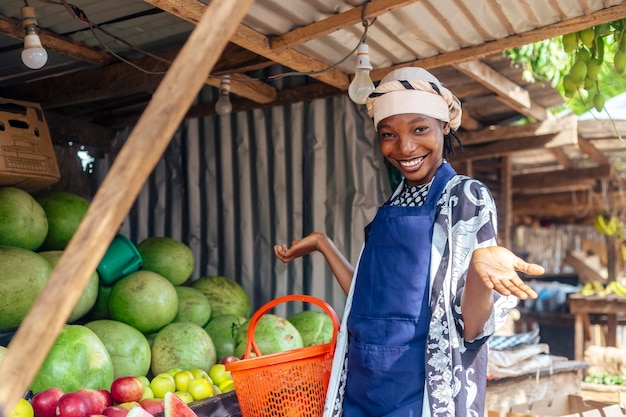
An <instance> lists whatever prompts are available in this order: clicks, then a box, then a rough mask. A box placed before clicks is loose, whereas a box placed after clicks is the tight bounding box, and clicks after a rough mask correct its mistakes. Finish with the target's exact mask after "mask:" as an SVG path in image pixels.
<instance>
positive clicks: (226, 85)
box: [215, 75, 233, 116]
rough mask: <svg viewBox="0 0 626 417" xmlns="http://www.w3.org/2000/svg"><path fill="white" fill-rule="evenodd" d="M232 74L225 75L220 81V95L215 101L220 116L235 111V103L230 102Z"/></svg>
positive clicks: (216, 110)
mask: <svg viewBox="0 0 626 417" xmlns="http://www.w3.org/2000/svg"><path fill="white" fill-rule="evenodd" d="M229 96H230V76H228V75H225V76H223V77H222V80H221V81H220V97H219V98H218V99H217V103H215V112H216V113H217V114H219V115H220V116H225V115H227V114H230V112H232V111H233V105H232V104H231V103H230V98H229Z"/></svg>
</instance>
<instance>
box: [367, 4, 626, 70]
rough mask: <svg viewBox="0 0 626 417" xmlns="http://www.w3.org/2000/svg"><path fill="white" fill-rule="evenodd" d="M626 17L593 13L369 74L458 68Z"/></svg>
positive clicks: (621, 12)
mask: <svg viewBox="0 0 626 417" xmlns="http://www.w3.org/2000/svg"><path fill="white" fill-rule="evenodd" d="M624 17H626V4H620V5H617V6H612V7H607V8H605V9H602V10H599V11H597V12H594V13H590V14H587V15H584V16H579V17H575V18H573V19H569V20H565V21H562V22H558V23H555V24H552V25H548V26H544V27H542V28H536V29H534V30H529V31H528V32H524V33H519V34H514V35H511V36H509V37H507V38H503V39H500V40H497V41H493V42H486V43H483V44H481V45H477V46H471V47H468V48H463V49H459V50H457V51H453V52H448V53H445V54H440V55H436V56H433V57H429V58H424V59H418V60H415V61H409V62H404V63H402V64H398V65H392V66H390V67H386V68H380V69H374V70H373V71H372V72H370V77H371V78H372V80H373V81H377V80H380V79H382V78H383V77H384V76H385V75H387V74H388V73H389V72H391V71H393V70H395V69H398V68H402V67H411V66H415V65H417V66H420V67H423V68H426V69H433V68H439V67H445V66H447V65H452V64H456V63H458V62H464V61H471V60H473V59H478V58H482V57H484V56H487V55H492V54H497V53H500V52H502V51H506V50H507V49H513V48H519V47H520V46H524V45H528V44H529V43H534V42H538V41H542V40H544V39H550V38H555V37H557V36H561V35H563V34H565V33H572V32H577V31H579V30H581V29H586V28H589V27H591V26H596V25H599V24H602V23H609V22H613V21H615V20H619V19H622V18H624Z"/></svg>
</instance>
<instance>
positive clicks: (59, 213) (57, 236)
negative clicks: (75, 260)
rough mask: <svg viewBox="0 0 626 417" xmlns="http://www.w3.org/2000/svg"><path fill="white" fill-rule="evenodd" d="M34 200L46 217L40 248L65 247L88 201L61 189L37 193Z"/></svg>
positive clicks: (80, 219) (58, 248)
mask: <svg viewBox="0 0 626 417" xmlns="http://www.w3.org/2000/svg"><path fill="white" fill-rule="evenodd" d="M36 200H37V202H38V203H39V204H40V205H41V207H43V210H44V211H45V213H46V218H47V219H48V234H47V235H46V238H45V240H44V242H43V244H42V245H41V247H40V250H63V249H65V247H66V246H67V244H68V243H69V241H70V239H71V238H72V236H74V233H75V232H76V229H78V226H79V225H80V222H81V221H82V220H83V217H84V216H85V213H87V209H88V208H89V201H87V200H86V199H84V198H83V197H80V196H78V195H76V194H73V193H69V192H63V191H50V192H46V193H43V194H41V195H38V196H37V197H36Z"/></svg>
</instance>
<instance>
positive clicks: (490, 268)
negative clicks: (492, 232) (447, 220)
mask: <svg viewBox="0 0 626 417" xmlns="http://www.w3.org/2000/svg"><path fill="white" fill-rule="evenodd" d="M470 269H474V273H475V274H476V275H477V276H478V277H479V278H480V279H481V280H482V282H483V283H484V284H485V285H486V286H487V287H488V288H490V289H493V290H495V291H497V292H499V293H500V294H502V295H511V294H512V295H514V296H516V297H517V298H520V299H522V300H525V299H527V298H528V297H530V298H537V293H536V292H535V291H534V290H533V289H532V288H530V287H529V286H528V285H526V283H525V282H524V281H523V280H522V279H521V278H520V277H519V275H518V274H517V271H519V272H523V273H525V274H529V275H541V274H543V273H544V272H545V269H544V268H543V267H542V266H541V265H537V264H531V263H528V262H526V261H524V260H523V259H522V258H520V257H518V256H516V255H515V254H514V253H513V252H511V251H510V250H508V249H507V248H504V247H502V246H491V247H487V248H479V249H476V250H475V251H474V253H473V255H472V261H471V263H470Z"/></svg>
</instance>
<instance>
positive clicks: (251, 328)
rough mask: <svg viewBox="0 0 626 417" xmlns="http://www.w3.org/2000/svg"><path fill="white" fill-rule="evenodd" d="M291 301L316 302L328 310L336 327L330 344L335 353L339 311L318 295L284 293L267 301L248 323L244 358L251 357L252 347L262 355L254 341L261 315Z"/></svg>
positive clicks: (332, 352) (256, 352)
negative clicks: (336, 311)
mask: <svg viewBox="0 0 626 417" xmlns="http://www.w3.org/2000/svg"><path fill="white" fill-rule="evenodd" d="M289 301H304V302H305V303H311V304H315V305H317V306H318V307H321V308H322V309H323V310H324V311H325V312H326V314H328V316H329V317H330V319H331V321H332V322H333V328H334V332H333V339H332V341H331V346H330V353H331V355H332V354H334V352H335V345H336V344H337V333H339V318H338V317H337V313H335V310H333V308H332V307H331V306H330V305H329V304H328V303H327V302H326V301H324V300H321V299H319V298H317V297H313V296H310V295H303V294H292V295H284V296H282V297H278V298H275V299H273V300H271V301H269V302H267V303H266V304H264V305H263V306H262V307H261V308H259V309H258V310H257V311H256V312H255V313H254V315H253V316H252V318H250V323H249V324H248V335H247V339H246V351H245V353H244V355H243V359H248V358H249V357H250V353H251V351H250V348H253V349H254V353H255V354H256V356H261V351H260V350H259V347H258V346H257V344H256V342H255V341H254V332H255V330H256V325H257V323H258V322H259V320H261V317H262V316H263V315H264V314H265V313H267V312H268V311H270V310H271V309H273V308H274V307H276V306H277V305H278V304H281V303H285V302H289Z"/></svg>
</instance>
